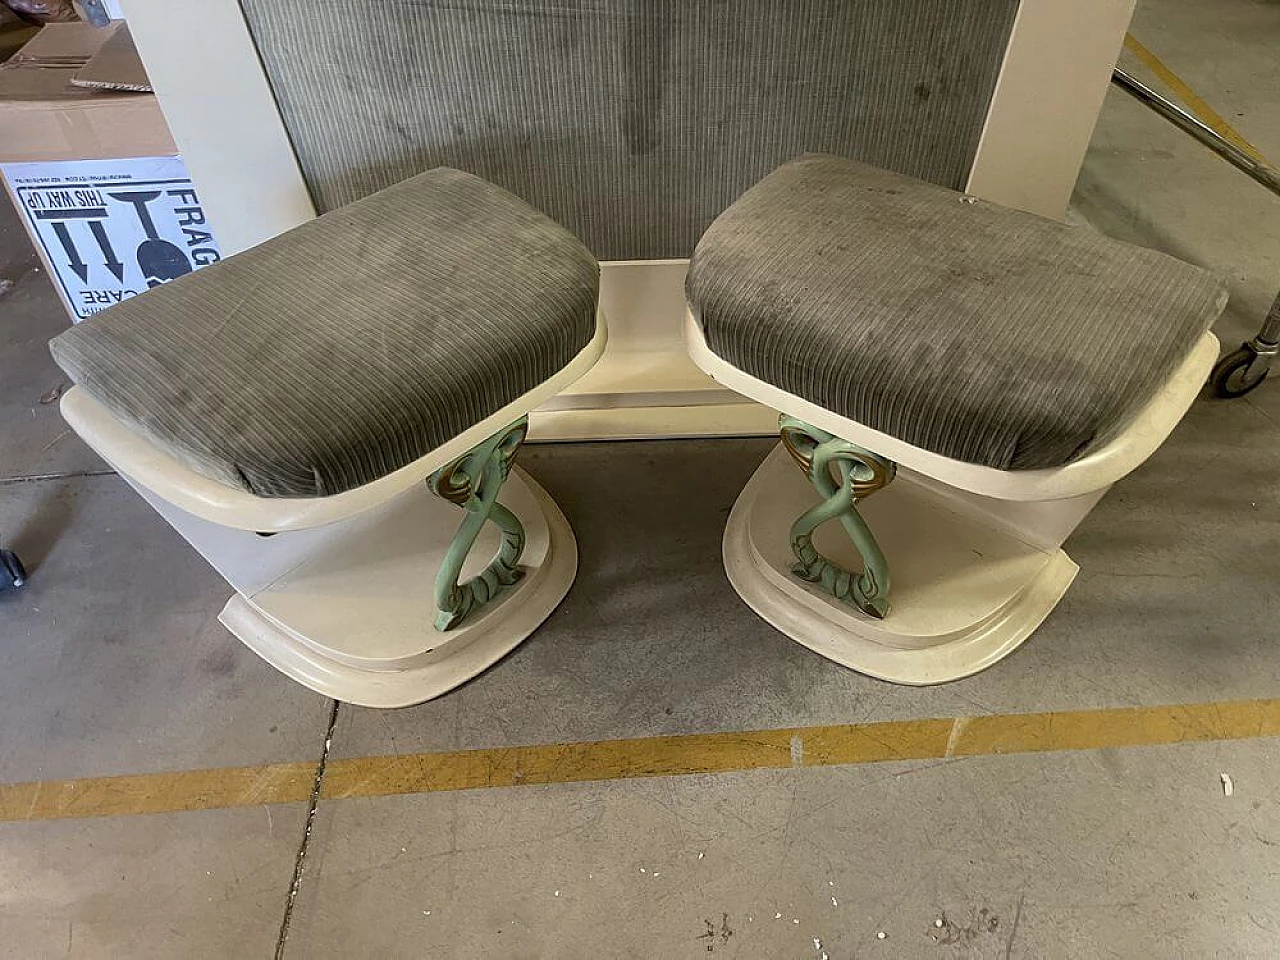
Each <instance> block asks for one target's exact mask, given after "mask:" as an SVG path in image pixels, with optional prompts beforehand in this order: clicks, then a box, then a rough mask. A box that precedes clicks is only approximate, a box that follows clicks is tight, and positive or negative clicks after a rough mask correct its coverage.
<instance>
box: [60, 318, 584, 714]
mask: <svg viewBox="0 0 1280 960" xmlns="http://www.w3.org/2000/svg"><path fill="white" fill-rule="evenodd" d="M606 337H607V334H606V332H605V328H604V324H603V320H601V322H600V324H599V328H598V332H597V335H596V337H595V339H594V340H593V341H592V342H591V344H590V345H589V346H588V347H587V348H585V349H584V350H583V351H582V352H581V353H580V354H579V356H578V357H577V358H575V359H574V360H573V361H572V362H571V363H570V364H569V365H568V366H566V367H565V368H564V369H563V370H562V371H560V372H559V373H558V374H556V375H555V376H554V377H552V378H550V379H549V380H547V381H546V382H545V383H544V384H542V385H541V386H539V387H538V388H537V389H536V390H535V391H532V392H531V393H530V394H527V395H525V396H524V397H521V398H520V399H519V400H517V401H515V402H513V403H512V404H511V405H510V406H509V407H506V408H503V409H502V410H500V411H498V412H497V413H495V414H494V415H493V416H492V417H490V418H489V419H487V420H485V421H483V422H482V423H480V424H477V425H476V426H475V427H473V428H471V429H470V430H468V431H467V432H466V433H464V434H462V435H461V436H459V437H458V438H456V439H455V440H454V441H452V442H450V443H449V444H446V445H445V446H444V447H441V448H439V449H437V450H435V451H432V453H430V454H428V455H427V456H425V457H423V458H422V459H420V460H418V461H415V462H414V463H412V464H410V465H408V466H406V467H403V468H401V469H400V470H397V471H396V472H394V473H392V474H388V475H387V476H385V477H383V478H381V479H379V480H376V481H374V482H372V483H369V484H366V485H365V486H363V487H359V488H356V489H354V490H350V491H347V492H345V493H341V494H337V495H334V496H330V497H320V498H309V499H308V498H303V499H269V498H260V497H256V496H253V495H252V494H249V493H247V492H244V491H241V490H237V489H234V488H231V487H228V486H226V485H224V484H221V483H219V482H217V481H214V480H210V479H208V478H207V477H204V476H202V475H200V474H198V473H196V472H195V471H193V470H191V469H190V468H189V467H187V466H186V465H184V464H182V463H180V462H178V461H177V460H175V459H174V458H173V457H172V456H170V455H169V454H167V453H166V452H165V451H164V450H162V449H161V448H160V447H158V446H157V445H155V444H153V443H151V442H150V441H149V440H148V439H147V438H146V437H144V436H142V435H141V434H140V433H138V432H136V431H135V430H133V429H130V428H129V427H127V426H126V425H125V424H124V423H123V422H121V421H120V420H118V419H117V418H116V417H115V416H113V415H112V414H111V413H110V412H109V411H108V410H107V409H106V408H105V407H103V406H102V405H101V404H100V403H99V402H98V401H96V400H95V399H93V398H92V397H91V396H89V395H88V394H87V393H86V392H85V391H84V390H83V389H81V388H79V387H76V388H73V389H72V390H70V391H68V393H67V394H66V395H65V396H64V397H63V399H62V413H63V416H64V417H65V418H66V420H67V422H68V423H69V424H70V425H71V427H72V428H73V429H75V431H76V432H77V433H78V434H79V435H80V436H81V437H82V438H83V439H84V440H85V441H86V442H87V443H88V444H89V445H90V446H91V447H92V448H93V449H94V450H95V451H96V452H97V453H98V454H99V455H100V456H101V457H102V458H103V459H104V460H106V461H107V462H108V463H109V464H111V466H112V467H114V468H115V469H116V470H117V471H118V472H119V473H120V475H121V476H122V477H123V478H124V479H125V480H126V481H127V482H128V483H129V485H130V486H132V487H133V488H134V489H135V490H136V491H137V492H138V493H139V495H141V496H142V497H143V498H144V499H145V500H146V501H147V502H148V503H150V504H151V506H152V507H154V508H155V510H156V511H157V512H158V513H159V514H160V515H161V516H163V517H164V519H165V520H166V521H168V523H169V524H170V525H171V526H172V527H173V528H174V529H175V530H177V531H178V533H179V534H181V535H182V537H183V538H185V539H186V540H187V542H188V543H190V544H191V545H192V547H194V548H195V549H196V550H197V551H198V552H199V553H200V554H201V555H202V556H203V557H204V558H205V560H207V561H208V562H209V564H210V565H211V566H212V567H213V568H214V569H215V570H217V571H218V573H219V574H221V576H222V577H223V579H225V580H226V581H227V583H228V584H229V585H230V586H231V587H232V588H233V589H234V590H235V591H236V592H235V595H234V596H233V597H232V598H231V600H230V601H228V603H227V605H226V606H225V607H224V609H223V610H222V613H221V616H220V617H219V619H220V620H221V622H222V623H223V624H224V625H225V626H226V627H227V629H229V630H230V631H231V632H232V633H233V634H235V636H236V637H238V638H239V639H240V640H242V641H243V642H244V643H245V644H246V645H247V646H248V647H249V648H250V649H252V650H253V651H254V652H256V653H257V654H259V655H260V656H261V657H262V658H263V659H264V660H266V661H267V662H268V663H270V664H271V665H272V666H274V667H276V668H277V669H279V670H280V671H281V672H282V673H284V674H286V675H287V676H289V677H291V678H292V679H294V680H297V681H298V682H299V683H302V684H304V685H305V686H307V687H310V688H311V689H313V690H316V691H317V692H319V693H322V694H324V695H326V696H330V697H334V698H335V699H338V700H343V701H345V702H347V703H354V704H360V705H362V706H370V707H401V706H408V705H410V704H415V703H421V702H423V701H425V700H430V699H432V698H433V697H437V696H439V695H441V694H443V693H446V692H447V691H449V690H451V689H453V688H454V687H456V686H458V685H459V684H462V683H465V682H466V681H467V680H470V679H471V678H472V677H474V676H476V675H477V674H479V673H481V672H482V671H484V670H485V669H486V668H487V667H489V666H491V665H492V664H494V663H495V662H496V661H498V660H499V659H501V658H502V657H503V656H504V655H506V654H507V653H508V652H510V651H511V650H512V649H514V648H515V647H516V646H518V645H519V644H520V643H521V642H522V641H523V640H524V639H525V638H527V637H528V636H529V635H530V634H531V633H532V632H533V631H534V630H535V629H536V628H537V627H538V626H539V625H540V624H541V623H542V622H543V621H544V620H545V619H546V618H547V617H548V616H550V614H551V612H552V611H553V610H554V609H555V608H556V606H557V605H558V604H559V603H560V601H561V600H562V599H564V596H565V594H566V593H568V591H569V587H570V586H571V585H572V584H573V580H574V577H575V575H576V573H577V567H578V548H577V543H576V541H575V539H574V536H573V531H572V530H571V528H570V527H569V524H568V522H567V521H566V520H565V517H564V514H562V513H561V512H560V509H559V507H557V506H556V504H555V502H554V501H553V500H552V499H551V498H550V497H549V496H548V495H547V494H546V492H545V491H543V489H542V488H541V487H540V486H538V484H537V483H535V482H534V481H533V480H532V479H531V478H530V477H529V476H528V475H527V474H526V473H524V471H522V470H521V469H520V468H519V467H518V466H513V467H512V468H511V469H510V472H509V474H508V475H507V479H506V481H505V483H503V485H502V487H501V492H500V493H499V496H498V500H499V502H500V503H501V504H502V505H503V506H505V507H507V509H509V510H510V511H511V512H512V513H514V514H515V515H516V517H517V518H518V519H519V521H520V523H521V525H522V526H523V527H524V533H525V544H524V550H523V552H522V553H521V554H520V558H519V561H518V563H517V569H518V570H519V571H520V572H521V574H522V576H521V577H520V579H519V580H517V581H516V582H515V583H514V584H513V585H511V586H509V587H506V588H505V589H503V590H502V591H501V592H500V593H499V594H498V595H497V596H496V597H494V598H493V599H491V600H489V601H488V602H487V603H486V604H484V605H483V606H481V607H479V608H478V609H474V610H473V611H472V612H471V613H470V614H468V615H467V616H466V617H465V618H464V619H463V620H462V621H461V622H460V623H459V624H458V625H456V626H454V627H452V628H450V629H448V630H445V631H439V630H437V629H436V627H435V623H434V621H435V620H436V617H437V614H438V611H437V606H436V597H435V595H434V592H433V584H434V581H435V579H436V574H437V572H438V571H439V570H440V569H441V564H442V561H443V559H444V557H445V554H446V552H447V551H448V550H449V547H450V545H451V544H452V543H453V540H454V535H455V533H456V532H457V531H458V529H459V525H460V524H461V522H462V519H463V516H464V510H463V508H462V507H461V506H459V505H457V504H455V503H453V502H450V501H449V500H446V499H444V498H442V497H440V496H437V495H435V494H433V493H432V492H431V490H430V489H429V487H428V484H427V479H428V477H429V476H431V475H432V473H433V472H435V471H437V470H439V469H440V468H442V467H445V466H446V465H447V464H449V463H451V462H452V461H454V460H456V459H457V458H458V457H459V456H462V455H465V454H466V453H467V451H468V450H470V449H471V448H473V447H475V446H476V444H478V443H482V442H483V441H484V440H485V439H486V438H487V437H490V436H493V435H494V434H495V433H498V432H499V431H501V430H503V429H504V428H507V427H509V426H510V425H511V424H512V423H513V421H516V420H517V419H518V418H519V417H521V416H523V415H524V414H525V413H527V412H528V410H529V409H531V408H532V407H534V406H537V404H538V403H540V402H542V401H543V400H544V399H546V398H548V397H550V396H553V395H554V393H555V392H556V391H557V390H559V389H562V388H563V386H564V385H566V384H567V383H571V382H572V381H573V380H575V379H577V378H578V377H579V376H581V375H582V373H583V372H585V370H586V369H589V368H590V366H591V364H593V363H594V362H595V361H596V359H598V357H599V355H600V353H601V352H602V351H603V349H604V344H605V340H606ZM259 531H261V532H263V533H271V534H274V535H273V536H262V535H261V534H260V533H259ZM500 536H501V534H500V531H499V529H498V527H497V526H495V524H494V523H492V522H489V523H486V524H485V525H484V527H483V528H482V530H481V532H480V534H479V537H478V538H477V540H476V542H475V544H474V546H473V547H472V549H471V550H470V551H469V552H468V553H467V556H466V560H465V562H464V564H463V567H462V570H461V572H460V575H459V582H465V581H467V580H468V579H469V578H470V577H472V576H474V575H477V574H479V573H480V572H481V571H482V570H483V569H484V567H485V566H486V564H488V562H489V560H490V559H491V558H493V557H494V555H495V554H496V553H497V552H498V547H499V542H500Z"/></svg>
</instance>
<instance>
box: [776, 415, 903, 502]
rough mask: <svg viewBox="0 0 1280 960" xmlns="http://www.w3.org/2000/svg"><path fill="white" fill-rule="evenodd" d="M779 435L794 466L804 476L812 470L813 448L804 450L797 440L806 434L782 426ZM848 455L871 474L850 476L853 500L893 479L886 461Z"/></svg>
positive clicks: (863, 497)
mask: <svg viewBox="0 0 1280 960" xmlns="http://www.w3.org/2000/svg"><path fill="white" fill-rule="evenodd" d="M784 419H785V416H784ZM780 435H781V437H782V445H783V446H784V447H786V449H787V453H789V454H791V459H792V460H794V461H795V463H796V466H797V467H799V468H800V470H801V472H803V473H804V475H805V476H809V475H810V473H811V471H812V470H813V449H814V448H810V449H807V450H806V449H804V448H803V447H802V446H801V444H800V443H799V442H798V438H799V437H805V436H806V434H804V433H802V432H801V431H799V430H795V429H792V428H789V427H783V428H782V430H781V431H780ZM847 442H848V441H846V443H847ZM855 446H856V445H855ZM815 447H816V444H815ZM868 453H870V451H868ZM849 457H850V459H856V461H857V463H858V464H859V465H860V466H864V467H866V468H867V469H868V470H870V471H871V476H869V477H866V478H860V477H858V476H857V475H854V476H852V477H851V478H850V481H851V482H850V486H851V487H852V489H853V497H854V499H855V500H864V499H866V498H867V497H869V496H871V495H872V494H873V493H875V492H876V491H877V490H883V489H884V488H885V487H887V486H888V485H889V481H891V480H892V479H893V475H892V474H891V473H890V472H889V467H888V466H887V463H886V462H883V461H881V460H879V459H877V458H875V457H871V456H865V457H864V456H857V455H856V454H853V453H850V454H849ZM837 486H838V484H837Z"/></svg>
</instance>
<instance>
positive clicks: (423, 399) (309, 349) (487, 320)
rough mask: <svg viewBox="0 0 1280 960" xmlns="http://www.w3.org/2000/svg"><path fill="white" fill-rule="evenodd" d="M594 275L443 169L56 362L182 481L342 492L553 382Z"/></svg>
mask: <svg viewBox="0 0 1280 960" xmlns="http://www.w3.org/2000/svg"><path fill="white" fill-rule="evenodd" d="M598 284H599V267H598V265H597V264H596V261H595V259H594V258H593V257H592V256H591V254H590V253H588V252H587V250H586V248H584V247H583V246H582V244H581V243H579V242H578V241H577V240H576V239H575V238H574V237H573V236H571V235H570V234H569V233H568V232H567V231H565V230H564V229H563V228H561V227H559V226H557V225H556V224H555V223H553V222H552V221H550V220H548V219H547V218H546V217H544V216H543V215H542V214H541V213H539V212H538V211H536V210H534V209H533V208H531V207H529V206H527V205H526V204H525V203H524V202H523V201H521V200H519V199H517V198H516V197H514V196H512V195H511V194H509V193H507V192H506V191H505V190H501V189H499V188H498V187H495V186H493V185H492V184H489V183H486V182H485V181H483V180H480V179H478V178H477V177H474V176H471V175H470V174H467V173H461V172H459V171H457V170H450V169H447V168H439V169H436V170H432V171H430V172H428V173H424V174H421V175H419V176H417V177H414V178H413V179H411V180H407V181H405V182H404V183H401V184H398V185H396V186H394V187H391V188H389V189H387V190H384V191H382V192H380V193H377V194H374V195H373V196H371V197H368V198H366V199H365V200H362V201H360V202H359V203H355V204H352V205H350V206H347V207H344V208H342V209H341V210H337V211H334V212H333V213H329V214H326V215H325V216H323V217H320V218H319V219H317V220H312V221H310V222H309V223H305V224H303V225H302V226H300V227H297V228H296V229H294V230H291V231H289V232H287V233H285V234H282V235H281V236H279V237H276V238H275V239H273V240H269V241H267V242H266V243H263V244H261V245H260V246H258V247H255V248H253V249H251V250H247V251H245V252H244V253H241V254H238V255H237V256H234V257H231V258H229V259H227V260H225V261H223V262H221V263H217V264H214V265H212V266H209V267H206V268H205V269H203V270H200V271H198V272H196V273H193V274H189V275H188V276H186V277H183V278H180V279H178V280H175V281H173V282H172V283H169V284H166V285H165V286H162V287H157V288H155V289H154V290H151V291H149V292H147V293H144V294H142V295H140V296H138V297H135V298H133V299H131V300H126V301H125V302H124V303H122V304H120V305H119V306H116V307H113V308H111V309H110V310H107V311H104V312H103V313H100V314H97V315H96V316H94V317H92V318H91V319H89V320H86V321H85V322H84V323H82V324H81V325H80V326H77V327H73V328H72V329H71V330H68V331H67V332H66V333H63V334H62V335H60V336H59V337H57V338H56V339H55V340H53V341H52V343H51V344H50V346H51V349H52V351H53V355H54V358H55V359H56V360H57V361H58V363H59V364H60V365H61V366H62V368H63V369H64V370H65V371H66V372H67V373H68V374H69V375H70V376H71V377H72V378H74V379H75V381H76V382H77V383H78V384H79V385H80V386H82V387H83V388H84V389H86V390H88V391H89V393H90V394H91V395H93V396H94V397H95V398H97V399H98V400H99V401H101V402H102V403H103V404H104V405H105V406H106V407H107V408H108V409H110V410H111V411H112V412H113V413H114V414H116V415H117V416H119V417H120V418H121V419H123V420H124V421H126V422H127V423H129V424H130V425H132V426H134V427H136V428H137V429H139V430H140V431H142V432H143V433H145V434H146V435H148V436H149V437H150V438H151V440H153V441H154V442H155V443H157V444H158V445H160V446H161V447H163V448H164V449H165V450H167V451H169V452H170V453H171V454H173V455H174V456H176V457H177V458H178V459H180V460H182V461H183V462H185V463H186V464H188V465H189V466H191V467H192V468H194V469H195V470H198V471H200V472H201V473H204V474H206V475H207V476H210V477H213V478H214V479H217V480H221V481H223V482H225V483H228V484H231V485H233V486H236V487H240V488H243V489H245V490H248V491H250V492H252V493H254V494H257V495H258V496H262V497H322V496H328V495H331V494H335V493H341V492H342V491H344V490H348V489H351V488H352V487H356V486H359V485H361V484H364V483H368V482H370V481H372V480H376V479H378V478H379V477H382V476H384V475H385V474H388V473H390V472H392V471H393V470H396V469H398V468H400V467H403V466H405V465H407V464H409V463H412V462H413V461H414V460H416V459H418V458H419V457H421V456H423V455H424V454H426V453H428V452H430V451H431V450H433V449H435V448H436V447H438V446H440V445H441V444H443V443H445V442H447V441H449V440H451V439H453V438H454V437H456V436H457V435H459V434H460V433H462V432H463V431H464V430H466V429H467V428H469V427H471V426H474V425H475V424H476V423H478V422H480V421H481V420H483V419H485V418H486V417H488V416H489V415H490V414H493V413H495V412H497V411H498V410H499V409H500V408H502V407H504V406H506V405H507V404H508V403H510V402H511V401H513V400H516V399H517V398H519V397H520V396H521V395H523V394H524V393H526V392H528V391H529V390H531V389H532V388H533V387H535V386H537V385H538V384H540V383H542V382H543V381H545V380H547V379H548V378H549V377H551V376H552V375H553V374H555V373H556V372H557V371H559V370H560V369H561V368H563V367H564V366H565V365H566V364H567V363H568V362H569V361H570V360H572V359H573V358H574V356H576V355H577V354H578V353H579V352H580V351H581V350H582V349H583V347H585V346H586V345H587V344H588V343H589V342H590V341H591V339H592V337H593V336H594V334H595V326H596V319H595V314H596V296H597V289H598Z"/></svg>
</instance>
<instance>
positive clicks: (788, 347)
mask: <svg viewBox="0 0 1280 960" xmlns="http://www.w3.org/2000/svg"><path fill="white" fill-rule="evenodd" d="M687 292H688V298H689V303H690V306H691V308H692V310H693V313H694V314H695V316H697V318H698V319H699V321H700V322H701V324H702V328H703V331H704V333H705V336H706V339H707V344H708V346H709V347H710V349H711V350H712V351H713V352H714V353H715V354H716V355H717V356H719V357H721V358H723V359H724V360H727V361H728V362H729V363H731V364H733V365H734V366H735V367H738V368H739V369H741V370H743V371H745V372H747V373H749V374H751V375H752V376H754V377H756V378H758V379H760V380H763V381H765V382H767V383H770V384H772V385H774V386H776V387H780V388H782V389H783V390H785V391H787V392H788V393H791V394H794V395H796V396H799V397H803V398H804V399H806V400H809V401H811V402H813V403H816V404H818V405H819V406H821V407H823V408H825V409H827V410H830V411H832V412H834V413H837V414H839V415H841V416H843V417H847V418H849V419H851V420H856V421H857V422H859V423H862V424H865V425H866V426H869V427H872V428H874V429H876V430H879V431H881V432H883V433H887V434H890V435H892V436H894V437H897V438H899V439H901V440H905V441H906V442H908V443H910V444H912V445H913V446H917V447H921V448H924V449H926V450H931V451H933V452H935V453H939V454H942V455H944V456H947V457H951V458H953V459H956V460H963V461H967V462H969V463H977V464H982V465H984V466H988V467H995V468H996V469H1000V470H1029V469H1034V468H1040V467H1056V466H1060V465H1062V464H1065V463H1068V462H1070V461H1071V460H1074V459H1076V458H1078V457H1080V456H1081V455H1083V454H1084V453H1086V452H1087V451H1089V450H1090V449H1091V448H1092V447H1094V446H1096V445H1098V444H1101V443H1105V442H1106V441H1107V440H1110V439H1111V438H1113V437H1114V436H1115V435H1116V434H1117V433H1118V432H1119V431H1120V430H1121V429H1123V427H1124V426H1125V425H1126V423H1127V422H1128V421H1129V420H1130V419H1131V418H1132V416H1133V415H1134V414H1135V413H1136V412H1137V410H1138V409H1139V408H1140V407H1141V406H1142V405H1143V404H1144V403H1145V402H1146V401H1148V400H1149V399H1150V398H1151V397H1152V396H1153V395H1154V393H1155V392H1156V390H1157V389H1158V388H1159V387H1160V385H1161V384H1162V383H1163V381H1164V380H1165V379H1166V378H1167V377H1168V376H1169V375H1170V373H1171V372H1172V371H1173V369H1174V368H1175V366H1176V365H1177V364H1178V363H1179V361H1181V360H1182V359H1184V358H1185V357H1186V355H1187V353H1188V352H1189V351H1190V350H1191V348H1192V347H1193V346H1194V345H1195V343H1196V342H1197V341H1198V340H1199V339H1200V337H1201V336H1202V335H1203V334H1204V332H1205V331H1206V330H1207V329H1208V328H1209V326H1210V324H1212V322H1213V320H1214V318H1216V317H1217V316H1218V314H1219V313H1221V312H1222V308H1223V307H1224V306H1225V304H1226V288H1225V287H1224V285H1223V284H1222V282H1221V281H1220V280H1218V279H1217V278H1215V277H1213V276H1212V275H1210V274H1208V273H1206V272H1205V271H1204V270H1201V269H1199V268H1197V267H1193V266H1189V265H1188V264H1185V263H1182V262H1181V261H1179V260H1175V259H1173V258H1172V257H1168V256H1165V255H1164V254H1161V253H1156V252H1155V251H1152V250H1146V249H1143V248H1141V247H1135V246H1131V245H1129V244H1125V243H1120V242H1118V241H1115V240H1110V239H1107V238H1105V237H1103V236H1100V235H1099V234H1097V233H1094V232H1093V231H1091V230H1089V229H1087V228H1084V227H1072V226H1068V225H1066V224H1062V223H1058V222H1056V221H1051V220H1045V219H1043V218H1040V217H1036V216H1033V215H1031V214H1027V213H1021V212H1019V211H1014V210H1009V209H1006V208H1004V207H999V206H996V205H995V204H991V203H986V202H984V201H976V200H974V198H972V197H963V196H962V195H961V194H958V193H955V192H953V191H951V190H947V189H944V188H942V187H937V186H934V185H932V184H928V183H922V182H921V181H919V180H913V179H910V178H907V177H903V176H899V175H897V174H893V173H888V172H886V171H883V170H878V169H876V168H874V167H869V166H865V165H862V164H859V163H855V162H853V161H851V160H847V159H843V158H839V157H830V156H807V157H802V158H800V159H798V160H795V161H792V162H791V163H788V164H785V165H784V166H782V167H780V168H779V169H778V170H776V171H775V172H774V173H772V174H770V175H769V176H768V177H766V178H765V179H764V180H763V181H761V182H760V183H759V184H757V185H756V186H755V187H753V188H752V189H751V190H749V191H748V192H747V193H746V194H745V195H744V196H743V197H742V198H741V199H740V200H738V202H737V203H735V204H734V205H733V206H732V207H730V208H729V209H728V210H727V211H725V213H724V214H723V215H721V217H720V218H719V219H718V220H716V222H715V223H714V224H713V225H712V226H711V229H710V230H708V231H707V233H706V235H705V236H704V237H703V238H702V241H701V242H700V243H699V244H698V248H697V252H696V253H695V254H694V258H693V263H692V265H691V267H690V270H689V279H688V287H687Z"/></svg>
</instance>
